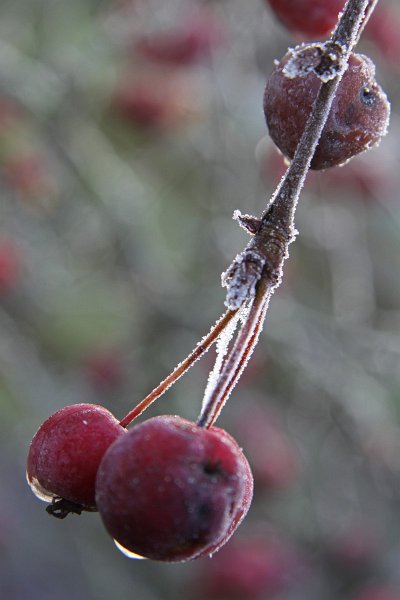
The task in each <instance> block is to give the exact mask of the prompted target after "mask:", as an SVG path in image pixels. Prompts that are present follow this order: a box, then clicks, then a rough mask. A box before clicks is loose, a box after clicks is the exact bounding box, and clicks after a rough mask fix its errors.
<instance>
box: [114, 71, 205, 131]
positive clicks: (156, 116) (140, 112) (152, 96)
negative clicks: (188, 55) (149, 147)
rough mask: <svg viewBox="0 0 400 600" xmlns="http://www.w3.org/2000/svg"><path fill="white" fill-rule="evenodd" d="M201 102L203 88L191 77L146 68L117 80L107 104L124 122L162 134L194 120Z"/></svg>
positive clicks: (200, 108)
mask: <svg viewBox="0 0 400 600" xmlns="http://www.w3.org/2000/svg"><path fill="white" fill-rule="evenodd" d="M203 98H204V90H203V86H202V84H201V83H200V82H199V80H198V79H196V78H195V77H193V76H192V75H191V74H189V73H181V72H178V70H176V69H168V70H164V69H158V68H146V69H143V70H141V71H139V72H135V73H131V74H127V75H125V76H124V77H123V78H121V81H120V82H119V84H118V85H117V87H116V89H115V92H114V94H113V97H112V101H111V102H112V109H113V110H114V111H115V112H116V113H117V114H118V115H119V116H120V117H122V118H123V119H124V120H125V121H126V122H128V123H131V124H132V125H134V126H136V127H139V128H141V129H143V130H146V131H166V130H170V129H174V128H175V127H177V126H179V125H183V124H184V123H186V122H187V121H191V120H193V119H195V118H197V116H198V115H199V114H200V113H201V111H202V101H203Z"/></svg>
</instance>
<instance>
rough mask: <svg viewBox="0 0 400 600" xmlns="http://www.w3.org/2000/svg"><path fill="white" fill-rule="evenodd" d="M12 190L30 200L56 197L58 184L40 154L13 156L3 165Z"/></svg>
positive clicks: (4, 173) (5, 176)
mask: <svg viewBox="0 0 400 600" xmlns="http://www.w3.org/2000/svg"><path fill="white" fill-rule="evenodd" d="M3 175H4V178H5V179H6V181H7V183H8V185H9V186H10V188H12V189H13V190H15V191H16V192H18V193H19V194H21V195H22V196H23V197H25V198H28V199H35V198H39V197H46V196H54V195H56V193H57V183H56V181H55V179H54V178H53V176H52V174H51V173H50V171H49V168H48V166H47V165H46V162H45V160H44V158H43V157H42V156H40V155H38V154H31V155H26V156H25V155H21V156H13V157H12V158H10V159H9V160H7V161H6V162H5V163H4V165H3Z"/></svg>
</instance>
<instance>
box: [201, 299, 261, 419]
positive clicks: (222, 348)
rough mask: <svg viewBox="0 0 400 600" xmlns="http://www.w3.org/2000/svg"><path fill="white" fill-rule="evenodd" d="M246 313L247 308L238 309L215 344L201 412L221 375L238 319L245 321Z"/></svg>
mask: <svg viewBox="0 0 400 600" xmlns="http://www.w3.org/2000/svg"><path fill="white" fill-rule="evenodd" d="M248 311H249V309H248V307H246V308H241V309H239V310H238V311H237V313H236V314H235V316H234V317H233V318H232V320H231V322H230V323H229V325H228V326H227V327H225V329H224V331H223V332H222V333H221V335H220V336H219V338H218V340H217V343H216V351H217V357H216V359H215V364H214V367H213V369H212V371H210V374H209V376H208V381H207V386H206V389H205V390H204V396H203V400H202V403H201V410H202V411H203V409H205V407H206V406H207V403H208V401H209V399H210V397H211V394H212V393H213V390H214V389H215V388H216V386H217V384H218V377H219V374H220V373H221V369H222V365H223V362H224V358H225V355H226V353H227V352H228V347H229V343H230V341H231V339H232V337H233V334H234V333H235V330H236V327H237V324H238V322H239V319H240V320H241V321H242V322H243V320H244V319H245V317H246V316H247V314H248Z"/></svg>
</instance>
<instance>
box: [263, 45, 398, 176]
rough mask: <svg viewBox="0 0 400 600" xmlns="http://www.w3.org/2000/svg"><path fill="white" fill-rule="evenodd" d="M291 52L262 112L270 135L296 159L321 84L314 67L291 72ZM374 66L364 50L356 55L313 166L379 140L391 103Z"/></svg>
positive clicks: (273, 78) (322, 165)
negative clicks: (300, 72)
mask: <svg viewBox="0 0 400 600" xmlns="http://www.w3.org/2000/svg"><path fill="white" fill-rule="evenodd" d="M292 56H293V52H292V51H291V52H288V53H287V54H286V55H285V56H284V57H283V59H282V60H281V62H280V63H279V64H278V65H277V66H276V67H275V69H274V71H273V72H272V75H271V76H270V78H269V79H268V81H267V85H266V88H265V94H264V113H265V118H266V122H267V126H268V130H269V133H270V136H271V138H272V139H273V141H274V142H275V144H276V145H277V146H278V148H279V150H280V151H281V152H282V153H283V154H284V155H285V156H286V157H287V158H293V155H294V153H295V150H296V147H297V144H298V143H299V141H300V138H301V135H302V133H303V131H304V127H305V125H306V122H307V119H308V116H309V114H310V112H311V110H312V105H313V103H314V100H315V98H316V96H317V93H318V90H319V88H320V85H321V81H320V79H319V78H318V77H317V76H316V75H315V73H314V72H312V71H311V72H309V73H308V74H307V75H305V76H300V75H299V76H295V77H288V76H287V75H286V74H285V71H284V67H285V65H286V64H287V63H288V61H289V59H290V58H292ZM374 76H375V67H374V64H373V63H372V61H371V60H370V59H369V58H367V57H366V56H364V55H361V54H352V55H351V56H350V59H349V67H348V69H347V71H346V72H345V74H344V76H343V78H342V81H341V82H340V84H339V88H338V90H337V93H336V96H335V98H334V100H333V105H332V108H331V111H330V113H329V116H328V120H327V122H326V125H325V128H324V130H323V132H322V135H321V138H320V141H319V143H318V146H317V150H316V153H315V155H314V158H313V160H312V162H311V168H312V169H326V168H328V167H333V166H336V165H341V164H343V163H345V162H347V161H348V160H349V159H350V158H351V157H352V156H354V155H356V154H359V153H360V152H363V151H364V150H366V149H368V148H371V147H372V146H374V145H376V144H378V143H379V142H380V140H381V138H382V136H384V135H385V134H386V131H387V125H388V121H389V113H390V105H389V102H388V100H387V97H386V95H385V93H384V92H383V91H382V89H381V88H380V86H379V85H378V84H377V83H376V82H375V79H374Z"/></svg>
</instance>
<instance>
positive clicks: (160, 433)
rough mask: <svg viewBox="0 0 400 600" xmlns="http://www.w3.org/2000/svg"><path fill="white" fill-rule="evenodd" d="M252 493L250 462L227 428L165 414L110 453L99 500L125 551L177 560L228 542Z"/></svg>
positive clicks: (100, 474) (130, 434)
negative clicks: (208, 426)
mask: <svg viewBox="0 0 400 600" xmlns="http://www.w3.org/2000/svg"><path fill="white" fill-rule="evenodd" d="M252 491H253V480H252V475H251V471H250V467H249V465H248V462H247V460H246V458H245V456H244V455H243V453H242V451H241V449H240V448H239V446H238V445H237V443H236V442H235V440H234V439H233V438H232V437H231V436H230V435H229V434H228V433H226V432H225V431H223V430H221V429H219V428H216V427H211V428H210V429H205V428H202V427H199V426H197V425H196V424H194V423H192V422H190V421H187V420H185V419H182V418H180V417H177V416H161V417H154V418H152V419H149V420H147V421H145V422H144V423H141V424H139V425H136V426H134V427H133V428H132V429H131V430H130V431H128V433H127V435H125V436H123V437H122V438H121V439H119V440H117V441H116V442H115V443H114V444H113V445H112V446H111V447H110V448H109V450H108V451H107V452H106V454H105V455H104V458H103V460H102V461H101V464H100V467H99V470H98V474H97V482H96V504H97V507H98V510H99V512H100V515H101V517H102V519H103V522H104V525H105V527H106V529H107V530H108V532H109V533H110V535H111V536H112V537H113V538H114V539H115V541H116V542H117V544H118V546H119V547H120V548H121V549H122V550H123V551H124V552H125V553H127V554H128V555H140V556H144V557H147V558H151V559H154V560H161V561H169V562H175V561H183V560H188V559H191V558H197V557H199V556H201V555H203V554H212V553H213V552H215V551H216V550H217V549H218V548H219V547H220V546H221V545H222V544H224V543H225V542H226V541H227V540H228V538H229V537H230V536H231V535H232V533H233V531H234V530H235V529H236V528H237V526H238V525H239V523H240V522H241V520H242V519H243V517H244V515H245V514H246V512H247V510H248V508H249V506H250V502H251V498H252Z"/></svg>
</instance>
